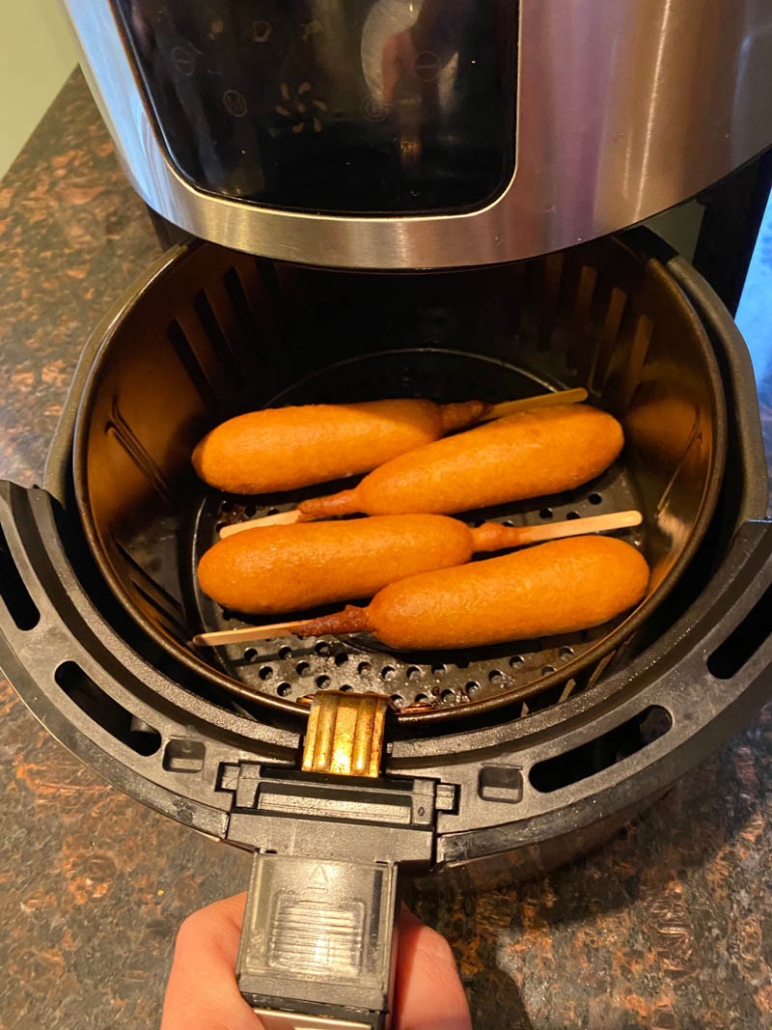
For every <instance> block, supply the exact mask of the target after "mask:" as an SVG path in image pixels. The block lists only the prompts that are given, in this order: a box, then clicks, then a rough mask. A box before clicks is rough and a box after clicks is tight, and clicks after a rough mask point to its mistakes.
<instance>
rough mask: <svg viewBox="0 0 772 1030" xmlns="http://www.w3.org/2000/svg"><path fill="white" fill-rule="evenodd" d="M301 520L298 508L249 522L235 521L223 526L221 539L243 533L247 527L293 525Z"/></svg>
mask: <svg viewBox="0 0 772 1030" xmlns="http://www.w3.org/2000/svg"><path fill="white" fill-rule="evenodd" d="M299 521H300V512H299V511H298V509H297V508H293V509H292V510H291V511H280V512H279V513H278V515H265V516H264V517H263V518H262V519H250V520H249V521H248V522H234V523H233V524H232V525H230V526H223V527H222V529H221V530H220V539H221V540H225V538H226V537H229V536H233V534H234V533H243V532H244V530H245V529H258V528H262V527H264V526H291V525H292V524H293V523H295V522H299Z"/></svg>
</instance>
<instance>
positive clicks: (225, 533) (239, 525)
mask: <svg viewBox="0 0 772 1030" xmlns="http://www.w3.org/2000/svg"><path fill="white" fill-rule="evenodd" d="M586 400H587V391H586V390H584V389H582V388H581V387H580V388H578V389H576V390H559V391H557V392H556V393H542V394H538V395H537V396H536V397H524V398H522V400H518V401H502V403H501V404H494V405H493V407H492V408H490V409H489V410H488V411H487V413H486V414H485V415H483V417H482V418H481V419H480V422H492V421H493V420H494V419H497V418H504V416H505V415H514V414H515V413H516V412H518V411H526V410H528V409H530V408H549V407H552V406H553V405H555V404H580V403H581V402H582V401H586ZM300 518H301V514H300V512H299V511H298V510H297V509H296V508H295V509H293V510H291V511H280V512H279V513H278V514H277V515H264V516H263V518H261V519H249V521H248V522H234V523H232V524H231V525H229V526H223V528H222V529H221V530H220V539H221V540H225V539H226V538H227V537H229V536H233V534H234V533H243V532H244V530H245V529H262V528H263V527H265V526H291V525H293V524H294V523H295V522H299V521H300ZM547 539H550V538H547Z"/></svg>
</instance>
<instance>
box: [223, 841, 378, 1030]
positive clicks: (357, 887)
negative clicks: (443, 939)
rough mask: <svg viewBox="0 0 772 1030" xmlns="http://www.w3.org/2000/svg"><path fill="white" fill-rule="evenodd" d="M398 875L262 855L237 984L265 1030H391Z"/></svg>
mask: <svg viewBox="0 0 772 1030" xmlns="http://www.w3.org/2000/svg"><path fill="white" fill-rule="evenodd" d="M397 872H398V869H397V865H396V864H395V863H394V862H387V863H380V862H354V861H352V862H346V861H329V860H327V859H322V860H317V859H313V858H305V857H299V856H296V855H278V854H263V853H259V852H257V853H255V856H254V860H253V864H252V875H251V879H250V886H249V893H248V895H247V904H246V909H245V912H244V925H243V929H242V933H241V944H240V947H239V956H238V963H237V970H236V975H237V979H238V984H239V990H240V991H241V994H242V996H243V997H244V998H245V1000H246V1001H247V1002H248V1003H249V1004H250V1005H251V1006H252V1008H253V1009H254V1011H255V1013H256V1015H258V1016H259V1017H260V1019H261V1021H262V1023H263V1026H264V1027H265V1030H384V1028H385V1027H387V1026H388V1016H389V1011H390V1005H391V990H392V983H393V976H392V967H393V962H392V957H393V952H394V951H395V945H396V934H395V933H394V925H395V919H396V911H397Z"/></svg>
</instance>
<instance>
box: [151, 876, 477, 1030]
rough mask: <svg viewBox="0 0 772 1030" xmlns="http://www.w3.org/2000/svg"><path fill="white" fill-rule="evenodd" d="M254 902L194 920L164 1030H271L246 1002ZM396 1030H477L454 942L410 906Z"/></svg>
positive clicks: (179, 948) (402, 929) (185, 927)
mask: <svg viewBox="0 0 772 1030" xmlns="http://www.w3.org/2000/svg"><path fill="white" fill-rule="evenodd" d="M245 902H246V894H237V895H236V897H233V898H226V900H225V901H217V902H215V904H214V905H209V906H207V908H202V909H201V910H200V911H198V912H194V913H193V915H191V916H188V918H187V919H186V920H185V922H184V923H183V924H182V926H181V927H180V929H179V932H178V934H177V944H176V946H175V949H174V962H173V963H172V970H171V973H170V974H169V982H168V984H167V987H166V998H165V1000H164V1010H163V1017H162V1022H161V1030H263V1027H262V1024H261V1022H260V1020H259V1019H258V1018H257V1016H256V1015H255V1014H254V1013H253V1011H252V1009H251V1008H250V1007H249V1005H248V1004H247V1003H246V1002H245V1001H244V999H243V998H242V997H241V995H240V994H239V989H238V986H237V984H236V976H235V969H236V955H237V953H238V948H239V937H240V936H241V923H242V920H243V918H244V905H245ZM394 1007H395V1022H394V1027H395V1030H471V1027H472V1024H471V1020H470V1018H469V1008H468V1006H467V1002H466V997H465V995H464V990H463V988H462V986H461V981H460V979H459V976H458V971H457V969H456V963H455V960H454V959H453V953H452V952H451V950H450V946H449V945H448V943H447V941H446V940H445V939H444V938H443V937H441V936H440V935H439V934H438V933H436V932H435V931H434V930H430V929H429V927H428V926H424V925H423V923H421V922H420V920H418V919H416V917H415V916H414V915H413V914H412V913H411V912H409V911H408V909H407V908H405V907H404V906H403V908H402V912H401V914H400V918H399V950H398V957H397V983H396V990H395V1006H394Z"/></svg>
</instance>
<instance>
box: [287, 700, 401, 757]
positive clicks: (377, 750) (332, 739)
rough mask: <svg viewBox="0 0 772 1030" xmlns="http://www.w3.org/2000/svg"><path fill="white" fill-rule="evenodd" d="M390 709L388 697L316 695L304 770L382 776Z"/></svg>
mask: <svg viewBox="0 0 772 1030" xmlns="http://www.w3.org/2000/svg"><path fill="white" fill-rule="evenodd" d="M388 709H389V701H388V698H386V697H384V696H383V695H382V694H352V693H344V692H343V691H340V690H325V691H322V692H321V693H319V694H317V695H316V697H315V698H314V700H313V702H312V704H311V713H310V715H309V717H308V730H307V732H306V740H305V747H304V749H303V770H304V771H305V772H315V773H329V774H331V775H333V776H370V777H377V776H378V775H380V771H381V760H382V757H383V735H384V731H385V729H386V713H387V712H388Z"/></svg>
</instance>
